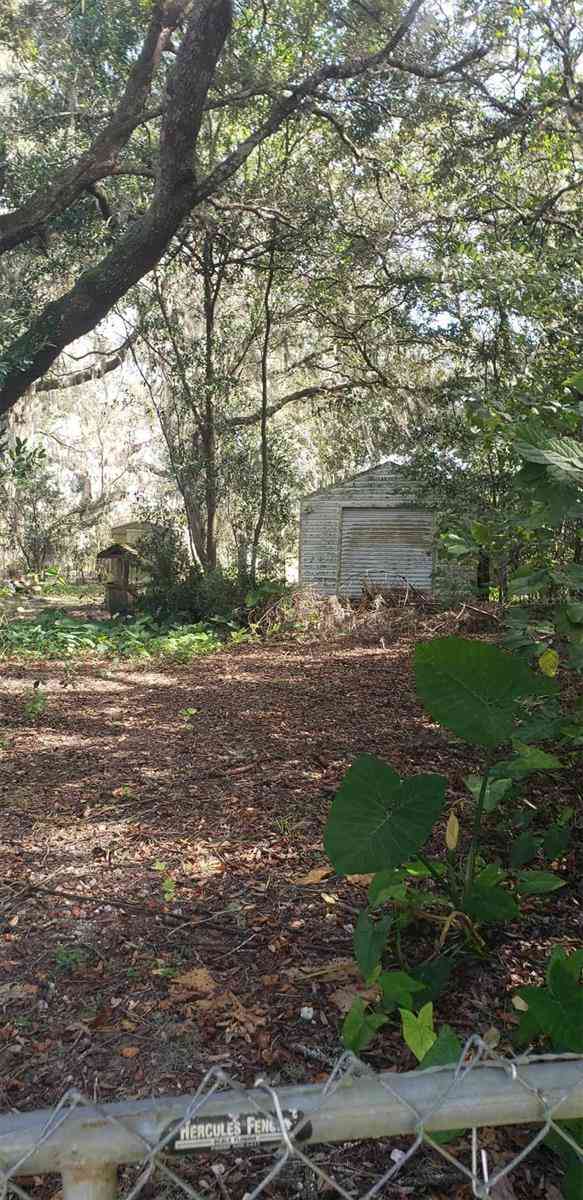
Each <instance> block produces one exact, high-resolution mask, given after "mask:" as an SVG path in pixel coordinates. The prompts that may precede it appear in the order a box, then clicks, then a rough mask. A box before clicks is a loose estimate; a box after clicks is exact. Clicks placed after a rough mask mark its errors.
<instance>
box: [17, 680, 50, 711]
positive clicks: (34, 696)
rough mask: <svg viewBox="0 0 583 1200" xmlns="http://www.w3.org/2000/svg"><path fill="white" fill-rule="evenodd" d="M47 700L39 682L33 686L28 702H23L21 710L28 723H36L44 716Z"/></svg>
mask: <svg viewBox="0 0 583 1200" xmlns="http://www.w3.org/2000/svg"><path fill="white" fill-rule="evenodd" d="M48 703H49V702H48V698H47V694H46V692H44V691H43V689H42V688H41V686H40V683H39V681H38V680H37V682H36V683H35V684H33V688H32V692H31V693H30V695H29V698H28V700H25V702H24V705H23V709H24V715H25V717H26V718H27V720H29V721H38V720H39V718H40V717H42V716H43V715H44V713H45V712H46V710H47V706H48Z"/></svg>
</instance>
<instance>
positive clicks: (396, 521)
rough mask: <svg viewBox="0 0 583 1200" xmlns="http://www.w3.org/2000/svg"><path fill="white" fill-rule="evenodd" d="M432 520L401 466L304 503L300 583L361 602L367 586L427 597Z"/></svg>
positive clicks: (386, 466)
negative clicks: (405, 590) (410, 589)
mask: <svg viewBox="0 0 583 1200" xmlns="http://www.w3.org/2000/svg"><path fill="white" fill-rule="evenodd" d="M433 531H434V519H433V514H432V513H431V512H429V511H428V510H427V509H426V508H422V507H421V506H420V505H419V504H418V503H416V501H415V495H414V488H413V485H412V484H411V483H410V482H409V483H408V482H407V478H406V474H405V471H404V469H403V468H402V467H400V466H398V465H397V464H396V463H391V462H386V463H381V464H380V466H378V467H371V469H370V470H369V471H362V472H361V473H360V475H355V476H354V477H353V478H352V479H347V480H345V482H344V483H339V484H336V485H334V486H332V487H328V488H323V489H322V490H321V491H318V492H312V493H311V495H309V496H304V498H303V500H302V502H301V507H300V564H299V579H300V583H302V584H309V585H311V586H312V587H314V588H315V589H316V590H317V591H318V592H321V593H322V594H323V595H327V596H331V595H337V596H359V595H360V593H361V591H362V586H363V584H364V583H365V582H370V583H373V584H377V585H378V586H380V587H383V588H402V587H405V586H406V585H407V584H411V585H412V586H413V587H415V588H418V589H419V590H420V591H424V592H426V591H429V590H430V589H431V585H432V575H433Z"/></svg>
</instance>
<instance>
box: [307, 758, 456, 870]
mask: <svg viewBox="0 0 583 1200" xmlns="http://www.w3.org/2000/svg"><path fill="white" fill-rule="evenodd" d="M444 799H445V780H444V779H443V778H442V777H441V776H439V775H418V776H416V777H415V778H414V779H400V778H399V776H398V775H397V774H396V772H395V771H393V770H392V768H391V767H389V766H388V765H387V764H386V763H383V762H381V761H380V760H379V759H376V758H373V757H372V755H369V754H363V755H361V757H360V758H358V759H357V760H356V762H354V763H353V764H352V766H351V767H350V768H349V770H348V771H347V773H346V775H345V776H344V779H343V781H342V784H341V786H340V788H339V790H338V792H337V794H336V798H335V800H334V804H333V807H332V812H331V814H330V818H329V821H328V824H327V826H326V835H325V843H324V844H325V847H326V852H327V854H328V855H329V857H330V860H331V861H332V863H333V865H334V867H335V869H336V870H337V871H338V872H339V873H341V874H359V873H366V872H369V871H380V870H382V869H383V868H386V867H398V866H400V865H401V863H403V862H404V861H405V859H406V858H408V857H409V856H411V855H415V854H417V853H418V851H419V850H420V849H421V847H422V846H423V845H424V843H425V842H426V841H427V838H428V837H429V834H430V833H431V830H432V828H433V825H434V824H435V821H436V820H437V818H438V817H439V815H440V813H441V811H442V808H443V804H444Z"/></svg>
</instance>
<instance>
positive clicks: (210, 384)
mask: <svg viewBox="0 0 583 1200" xmlns="http://www.w3.org/2000/svg"><path fill="white" fill-rule="evenodd" d="M203 262H204V326H205V405H204V416H205V429H204V449H205V460H206V461H205V499H206V553H205V557H206V567H207V570H208V571H214V570H215V568H216V565H217V536H216V520H217V457H216V436H215V409H214V384H215V365H214V333H215V302H216V299H217V294H218V292H217V288H213V247H212V239H211V235H210V234H209V233H207V234H206V235H205V239H204V246H203Z"/></svg>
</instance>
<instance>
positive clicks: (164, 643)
mask: <svg viewBox="0 0 583 1200" xmlns="http://www.w3.org/2000/svg"><path fill="white" fill-rule="evenodd" d="M232 639H233V631H230V632H229V640H232ZM223 645H224V640H223V638H222V637H221V636H220V633H219V632H218V631H217V630H215V629H212V628H209V626H208V625H206V624H204V623H203V622H199V623H197V624H190V625H179V624H165V625H161V624H158V623H157V622H155V621H154V620H153V619H152V618H151V617H139V618H137V619H131V618H130V619H117V618H113V619H111V620H103V621H93V620H92V621H87V620H83V619H79V618H76V617H71V616H67V614H66V613H65V612H63V611H60V610H55V609H49V610H46V611H44V612H42V613H40V614H39V615H38V616H35V617H33V618H31V619H28V620H16V621H6V622H5V623H4V624H3V625H0V657H2V658H24V659H37V658H44V659H62V658H71V657H76V658H82V657H86V656H87V657H89V656H99V657H101V658H142V659H152V658H163V659H167V660H169V661H172V662H177V663H188V662H190V661H191V659H193V658H196V657H198V656H199V655H201V654H212V653H213V652H214V651H216V650H219V649H220V648H221V647H222V646H223Z"/></svg>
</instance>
